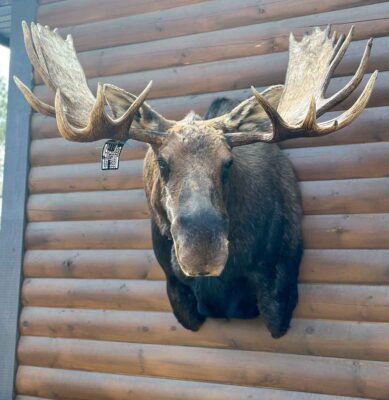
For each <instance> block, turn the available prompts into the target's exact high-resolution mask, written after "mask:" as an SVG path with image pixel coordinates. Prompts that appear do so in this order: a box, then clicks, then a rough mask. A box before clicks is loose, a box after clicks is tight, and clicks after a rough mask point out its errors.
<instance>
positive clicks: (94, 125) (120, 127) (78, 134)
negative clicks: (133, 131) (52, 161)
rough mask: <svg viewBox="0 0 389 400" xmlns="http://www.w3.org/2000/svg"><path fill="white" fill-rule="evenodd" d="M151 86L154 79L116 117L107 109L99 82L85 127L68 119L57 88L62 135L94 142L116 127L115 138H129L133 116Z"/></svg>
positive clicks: (56, 105)
mask: <svg viewBox="0 0 389 400" xmlns="http://www.w3.org/2000/svg"><path fill="white" fill-rule="evenodd" d="M151 86H152V81H150V82H149V84H148V85H147V86H146V88H145V89H144V90H143V91H142V93H141V94H140V95H139V96H138V97H136V98H135V100H134V102H133V103H132V104H131V105H130V107H129V108H128V109H127V111H126V112H125V113H124V114H123V115H121V116H120V117H119V118H117V119H114V118H112V117H111V116H110V115H109V114H108V113H107V111H106V109H105V96H104V87H103V86H102V85H101V84H100V83H99V84H98V86H97V95H96V101H95V104H94V106H93V108H92V111H91V112H90V115H89V120H88V124H87V125H86V126H85V127H83V128H79V127H76V126H74V125H72V124H71V123H70V122H69V121H68V118H67V115H66V106H65V104H64V101H63V96H62V94H61V90H60V89H57V92H56V96H55V113H56V118H57V124H58V129H59V131H60V133H61V135H62V136H63V137H64V138H65V139H67V140H70V141H75V142H92V141H95V140H99V139H103V138H106V137H107V131H109V130H112V129H113V128H114V130H115V135H114V138H115V139H116V140H127V139H128V138H129V129H130V126H131V124H132V121H133V117H134V115H135V113H136V112H137V111H138V110H139V108H140V107H141V106H142V104H143V102H144V101H145V99H146V97H147V95H148V93H149V92H150V89H151ZM138 140H139V139H138Z"/></svg>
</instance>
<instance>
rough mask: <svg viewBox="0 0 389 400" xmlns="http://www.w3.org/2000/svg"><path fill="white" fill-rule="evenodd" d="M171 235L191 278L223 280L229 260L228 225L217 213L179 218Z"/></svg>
mask: <svg viewBox="0 0 389 400" xmlns="http://www.w3.org/2000/svg"><path fill="white" fill-rule="evenodd" d="M171 233H172V236H173V240H174V248H175V253H176V257H177V260H178V263H179V265H180V267H181V270H182V271H183V273H184V274H185V275H187V276H193V277H196V276H219V275H220V274H221V272H222V271H223V269H224V266H225V264H226V262H227V258H228V240H227V237H228V221H227V220H226V219H224V218H223V217H222V216H221V215H219V214H218V213H217V212H216V211H214V210H201V211H200V210H199V211H197V212H191V213H185V214H181V215H179V216H178V217H177V218H176V220H175V221H174V222H173V224H172V227H171Z"/></svg>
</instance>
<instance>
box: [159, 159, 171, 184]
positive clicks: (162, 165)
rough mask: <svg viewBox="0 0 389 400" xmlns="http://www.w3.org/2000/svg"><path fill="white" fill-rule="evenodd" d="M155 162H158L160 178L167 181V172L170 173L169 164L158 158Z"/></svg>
mask: <svg viewBox="0 0 389 400" xmlns="http://www.w3.org/2000/svg"><path fill="white" fill-rule="evenodd" d="M157 162H158V166H159V170H160V171H161V176H162V178H163V179H165V180H167V179H168V177H169V172H170V168H169V164H168V163H167V161H166V160H164V159H163V158H158V160H157Z"/></svg>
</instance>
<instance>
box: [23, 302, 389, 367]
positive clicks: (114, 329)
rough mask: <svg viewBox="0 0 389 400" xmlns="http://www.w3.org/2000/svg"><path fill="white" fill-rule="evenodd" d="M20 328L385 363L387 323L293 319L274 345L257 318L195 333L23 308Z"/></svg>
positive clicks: (163, 322) (168, 319)
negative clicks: (283, 334)
mask: <svg viewBox="0 0 389 400" xmlns="http://www.w3.org/2000/svg"><path fill="white" fill-rule="evenodd" d="M20 329H21V334H22V335H23V336H45V337H56V338H73V339H88V340H104V341H110V342H116V341H117V342H129V343H146V344H160V345H169V346H170V345H173V346H193V347H208V348H222V349H223V348H226V349H235V350H251V351H268V352H277V353H288V354H301V355H312V356H313V355H314V356H321V357H338V358H352V359H361V360H377V361H389V324H387V323H377V322H374V323H371V322H353V321H330V320H319V319H317V320H305V319H297V318H295V319H293V320H292V324H291V327H290V329H289V331H288V334H287V335H285V336H283V337H282V338H281V339H280V340H273V339H272V338H271V336H270V334H269V332H268V331H267V329H266V327H265V325H264V322H263V320H262V319H261V318H256V319H254V320H246V321H241V320H230V321H227V320H223V319H222V320H221V319H211V318H209V319H207V321H206V322H205V323H204V325H203V326H202V327H201V329H200V330H199V331H198V332H196V333H193V332H191V331H188V330H187V329H185V328H183V327H182V326H181V325H180V324H179V323H178V322H177V320H176V318H175V317H174V315H173V314H170V313H163V312H151V311H149V312H138V311H115V310H112V311H110V312H109V313H107V312H105V311H104V310H87V309H55V308H48V307H47V308H44V307H25V308H24V309H23V312H22V315H21V318H20ZM344 343H347V346H345V345H344Z"/></svg>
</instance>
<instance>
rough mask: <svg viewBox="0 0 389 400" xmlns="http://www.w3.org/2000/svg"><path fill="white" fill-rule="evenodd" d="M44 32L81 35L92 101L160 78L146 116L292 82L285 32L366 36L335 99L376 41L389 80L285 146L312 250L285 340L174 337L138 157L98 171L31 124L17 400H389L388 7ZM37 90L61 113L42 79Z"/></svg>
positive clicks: (210, 8)
mask: <svg viewBox="0 0 389 400" xmlns="http://www.w3.org/2000/svg"><path fill="white" fill-rule="evenodd" d="M38 21H39V22H41V23H43V24H48V25H51V26H52V27H54V26H58V27H59V28H60V32H61V33H63V34H66V33H71V34H72V35H73V37H74V41H75V45H76V48H77V49H78V51H79V52H80V60H81V63H82V64H83V66H84V68H85V70H86V74H87V77H88V79H89V82H90V85H91V87H93V88H94V87H95V86H96V84H97V82H99V81H102V82H111V83H114V84H117V85H118V86H121V87H123V88H125V89H127V90H130V91H132V92H135V93H137V92H139V91H140V90H141V89H142V88H143V87H144V86H145V83H147V82H148V80H150V79H153V80H154V82H155V84H154V87H153V90H152V92H151V96H150V97H151V104H152V105H153V106H154V107H155V108H156V109H157V110H158V111H160V112H162V113H164V114H165V115H166V116H167V117H170V118H179V117H182V116H183V115H184V114H185V113H186V112H187V111H189V110H190V109H194V110H195V111H197V112H199V113H202V112H204V111H205V110H206V109H207V107H208V106H209V104H210V102H211V101H212V100H213V99H214V98H216V97H217V96H220V95H223V96H230V97H233V98H239V99H240V98H242V99H243V98H244V97H245V96H247V95H248V93H249V90H248V88H249V87H250V85H255V86H257V87H266V86H267V85H271V84H278V83H282V82H283V79H284V75H285V71H286V65H287V47H288V46H287V45H288V35H289V32H290V31H293V32H294V33H295V34H296V36H297V37H301V35H302V34H303V33H304V32H306V31H307V30H309V29H310V28H311V27H312V26H315V25H319V26H324V25H326V24H328V23H331V24H332V25H333V26H334V28H335V29H336V30H338V31H339V32H346V31H347V30H348V29H349V28H350V26H351V25H352V24H354V25H355V26H356V29H355V42H354V43H353V44H352V45H351V46H350V49H349V51H348V53H347V54H346V56H345V59H344V61H343V62H342V65H340V66H339V68H338V69H337V70H336V73H335V76H336V77H335V79H333V81H332V83H331V85H330V88H329V93H330V92H331V91H334V90H336V89H338V88H340V87H341V86H343V85H344V84H345V83H346V82H347V81H348V80H349V78H350V75H352V74H353V72H354V70H355V69H356V67H357V65H358V61H359V59H360V57H361V55H362V51H363V48H364V45H365V42H366V39H368V38H369V37H370V36H374V37H376V39H375V45H374V47H373V50H372V55H371V60H370V63H369V67H368V73H371V72H373V71H374V70H375V69H376V68H378V69H379V70H380V71H381V72H380V75H379V78H378V81H377V87H376V89H375V91H374V94H373V96H372V99H371V101H370V103H369V106H368V108H367V109H366V111H365V112H364V113H363V115H362V116H361V117H360V118H359V119H358V120H357V121H356V122H355V123H353V124H352V126H350V127H347V128H346V129H344V130H343V131H341V132H338V133H335V134H333V135H330V136H327V137H324V138H320V139H298V140H293V141H290V142H286V143H283V144H282V148H283V151H284V152H285V153H286V154H287V155H288V156H289V157H290V159H291V160H292V162H293V165H294V167H295V170H296V172H297V175H298V178H299V181H300V185H301V190H302V194H303V205H304V212H305V216H304V221H303V229H304V240H305V247H306V252H305V256H304V259H303V262H302V266H301V277H300V301H299V305H298V307H297V309H296V312H295V318H294V319H293V321H292V326H291V329H290V331H289V333H288V334H287V335H286V336H285V337H283V338H281V339H279V340H274V339H272V338H271V337H270V335H269V333H268V332H267V330H266V328H265V327H264V325H263V323H262V320H261V319H260V318H259V319H256V320H250V321H238V320H233V321H224V320H212V319H210V320H208V321H207V322H206V323H205V324H204V326H203V327H202V328H201V329H200V331H199V332H197V333H192V332H189V331H187V330H185V329H184V328H182V327H181V326H180V325H179V324H178V322H177V321H176V320H175V318H174V316H173V315H172V313H171V309H170V305H169V302H168V300H167V296H166V290H165V283H164V282H163V279H164V277H163V274H162V271H161V269H160V267H159V266H158V264H157V262H156V260H155V258H154V256H153V252H152V248H151V238H150V230H149V220H148V218H149V212H148V209H147V206H146V203H145V195H144V192H143V189H142V164H143V162H142V158H143V156H144V153H145V146H144V145H142V144H138V143H135V142H133V143H131V144H130V146H128V147H127V146H126V147H125V149H124V151H123V154H122V157H121V160H122V161H121V165H120V169H119V170H118V171H108V172H103V171H101V170H100V165H99V162H100V160H99V157H100V152H101V147H102V142H97V143H89V144H74V143H70V142H66V141H65V140H63V139H62V138H60V137H59V134H58V131H57V130H56V127H55V122H54V120H51V119H49V118H46V117H42V116H40V115H37V114H35V115H33V117H32V120H31V139H32V142H31V147H30V162H31V169H30V174H29V190H30V195H29V198H28V202H27V213H28V225H27V229H26V252H25V258H24V277H25V279H24V283H23V287H22V302H23V309H22V313H21V316H20V333H21V338H20V342H19V347H18V354H17V357H18V362H19V369H18V373H17V379H16V388H17V393H18V400H38V399H52V400H54V399H55V400H57V399H58V400H64V399H74V400H92V399H93V400H107V399H110V400H119V399H162V400H164V399H166V400H167V399H176V400H181V399H188V400H200V399H201V400H219V399H220V400H232V399H234V400H235V399H238V400H243V399H266V400H334V399H336V398H339V399H344V400H345V399H354V400H355V399H361V398H365V399H367V398H368V399H381V400H387V399H388V398H389V379H388V377H389V128H388V123H389V83H388V82H389V2H385V1H373V0H321V1H320V2H318V1H317V0H283V1H274V0H262V1H258V0H240V1H232V0H208V1H205V0H158V1H156V0H147V1H144V0H132V1H128V0H111V1H100V0H99V1H96V0H83V1H78V0H62V1H53V0H41V5H40V7H39V10H38ZM364 81H366V79H365V80H364ZM34 92H35V93H37V94H39V95H40V96H41V97H43V98H44V99H47V100H50V99H52V94H51V93H49V91H48V90H47V89H46V88H45V87H44V86H43V85H42V81H41V80H40V79H39V77H37V76H35V88H34ZM353 99H355V96H354V97H353V98H352V99H350V101H347V102H345V104H343V105H342V106H340V107H338V110H337V111H334V112H331V113H329V117H333V116H334V115H336V114H337V113H338V112H339V110H342V109H344V108H345V107H346V106H347V105H350V104H351V101H352V100H353Z"/></svg>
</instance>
